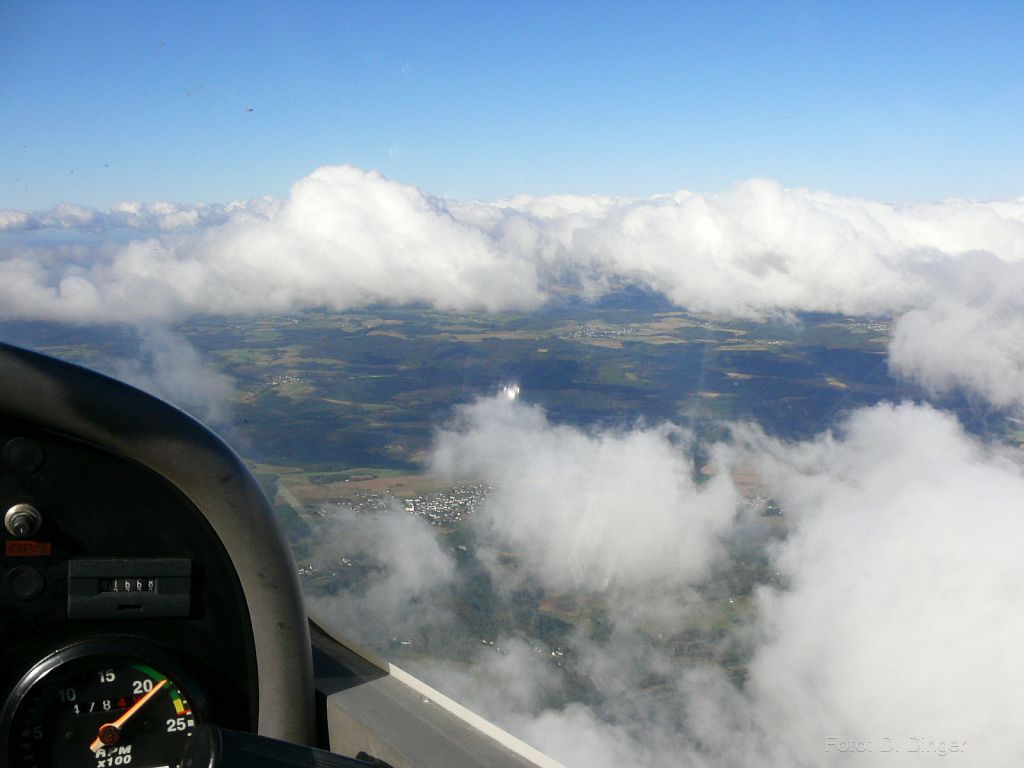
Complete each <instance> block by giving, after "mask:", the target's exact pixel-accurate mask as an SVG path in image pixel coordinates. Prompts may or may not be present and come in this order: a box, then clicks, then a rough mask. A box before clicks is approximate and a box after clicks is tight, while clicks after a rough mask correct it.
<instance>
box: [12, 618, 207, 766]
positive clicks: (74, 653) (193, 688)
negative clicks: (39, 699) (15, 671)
mask: <svg viewBox="0 0 1024 768" xmlns="http://www.w3.org/2000/svg"><path fill="white" fill-rule="evenodd" d="M104 656H122V657H124V658H126V659H129V660H131V661H132V662H142V663H144V664H146V665H147V666H150V667H152V668H153V669H155V670H157V671H159V672H161V673H162V674H164V675H166V676H167V677H168V678H170V679H171V680H172V681H173V682H174V684H175V685H176V686H177V687H178V688H179V689H180V690H181V692H182V693H183V694H184V695H185V698H186V699H187V700H188V703H189V706H190V707H191V709H192V712H193V714H194V715H195V721H196V726H198V725H199V724H200V723H203V722H208V718H207V714H208V709H207V699H206V696H205V694H204V693H203V690H202V688H200V687H199V685H198V684H197V683H196V681H195V679H194V678H193V677H192V676H191V675H190V674H188V672H187V671H185V669H184V668H183V667H182V665H181V664H180V663H179V662H178V661H176V660H175V658H174V656H173V655H171V654H169V653H167V652H166V651H164V650H162V649H161V648H160V647H159V646H155V645H154V644H152V643H151V642H149V641H144V640H137V639H134V638H123V637H118V638H109V637H108V638H96V639H91V640H84V641H82V642H77V643H73V644H71V645H68V646H66V647H64V648H61V649H60V650H58V651H54V652H53V653H50V654H47V655H46V656H44V657H43V658H42V659H40V660H39V661H37V662H36V663H35V664H33V665H32V666H31V667H30V668H29V670H28V671H27V672H26V673H25V674H24V675H22V677H21V679H20V680H19V681H18V684H17V685H15V686H14V688H13V690H12V691H11V693H10V695H9V696H8V697H7V701H6V702H4V706H3V710H2V712H0V763H2V764H3V765H7V763H8V761H9V759H10V754H11V736H12V733H13V732H12V728H11V726H12V725H13V724H14V723H15V721H16V719H17V716H18V713H19V711H20V710H21V706H22V704H23V703H25V701H26V700H27V699H28V698H29V696H30V695H31V694H32V692H33V691H34V690H35V689H36V687H37V686H39V685H42V684H44V683H45V682H46V680H47V679H49V678H50V677H51V676H52V675H53V674H55V673H57V672H59V671H60V670H61V669H63V668H64V667H66V666H67V665H69V664H72V663H76V662H79V661H81V660H82V659H89V658H90V657H96V658H100V657H104Z"/></svg>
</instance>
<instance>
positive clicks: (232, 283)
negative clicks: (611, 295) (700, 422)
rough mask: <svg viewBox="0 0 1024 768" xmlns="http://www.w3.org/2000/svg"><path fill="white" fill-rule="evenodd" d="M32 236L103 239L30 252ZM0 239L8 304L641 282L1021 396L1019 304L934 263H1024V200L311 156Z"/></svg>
mask: <svg viewBox="0 0 1024 768" xmlns="http://www.w3.org/2000/svg"><path fill="white" fill-rule="evenodd" d="M33 231H43V232H47V231H55V232H71V233H91V234H90V235H89V236H90V237H91V238H92V239H91V240H90V241H89V242H88V243H74V244H69V243H64V244H61V245H50V246H44V245H39V244H38V240H37V241H36V244H35V245H32V244H31V243H32V240H31V239H30V238H28V234H30V233H32V232H33ZM125 232H128V233H130V234H129V237H128V238H127V239H128V240H129V241H128V242H125V239H126V238H125V236H124V233H125ZM4 233H6V234H4ZM0 234H3V236H4V239H3V240H0V278H2V279H0V314H2V316H3V317H7V318H19V319H48V320H59V321H68V322H76V323H96V322H120V321H124V322H138V321H139V320H143V321H147V320H162V321H169V320H175V319H181V318H183V317H187V316H191V315H195V314H243V315H244V314H259V313H266V312H275V313H278V312H299V311H302V310H304V309H308V308H318V307H325V308H330V309H336V310H341V309H347V308H352V307H362V306H367V305H372V304H392V305H394V304H427V305H431V306H434V307H437V308H441V309H459V310H465V309H482V310H498V309H530V308H533V307H536V306H538V305H539V304H540V303H542V302H544V301H545V300H549V299H551V298H552V297H558V296H561V295H564V294H565V293H567V292H570V293H574V294H578V295H582V296H584V297H588V298H594V297H597V296H600V295H601V294H603V293H605V292H607V291H609V290H613V289H615V288H617V287H621V286H624V285H636V286H641V287H644V288H647V289H650V290H653V291H658V292H661V293H663V294H664V295H665V296H667V297H668V298H669V299H670V300H671V301H673V302H674V303H676V304H677V305H680V306H683V307H687V308H690V309H694V310H705V311H711V312H717V313H723V314H728V315H734V316H758V315H765V314H772V313H786V312H800V311H815V312H819V311H820V312H838V313H844V314H847V315H865V314H866V315H885V316H904V317H905V320H904V322H902V323H901V324H900V326H899V327H898V329H897V331H898V333H897V344H896V347H895V352H894V365H893V369H894V370H895V371H897V372H900V373H905V374H906V375H908V376H910V377H911V378H914V379H917V380H918V381H920V382H922V383H923V384H924V385H925V386H928V387H930V388H932V389H933V390H935V391H945V390H947V389H949V388H950V387H964V388H967V389H969V390H970V391H973V392H975V393H976V394H978V395H980V396H982V397H991V398H992V400H993V402H994V403H996V404H997V405H999V406H1000V407H1005V406H1007V405H1011V404H1017V403H1019V402H1020V394H1019V393H1020V387H1019V385H1018V382H1019V379H1020V375H1021V374H1020V354H1019V353H1018V349H1019V345H1018V348H1014V346H1013V345H1012V336H1013V335H1014V334H1015V333H1016V332H1017V330H1018V327H1019V326H1018V324H1019V316H1020V312H1019V308H1020V307H1019V303H1018V302H1015V301H1014V300H1013V298H1012V297H1010V296H1008V295H997V294H998V291H995V292H994V293H993V295H992V299H993V301H994V304H995V305H996V306H995V307H993V306H990V305H988V304H986V303H985V301H986V300H987V299H986V296H985V295H984V292H981V293H979V292H978V291H977V290H976V289H971V291H973V293H971V292H970V291H969V292H968V293H964V291H963V290H962V288H963V285H962V283H961V282H959V281H956V280H954V281H950V280H949V279H947V278H946V277H944V275H947V274H948V273H949V272H950V271H956V270H957V269H960V268H959V267H958V265H960V264H962V263H964V262H970V263H973V261H972V260H977V258H979V257H978V256H977V255H976V254H978V253H984V254H987V257H988V258H990V259H992V265H993V266H991V268H990V269H989V270H988V271H989V272H990V273H994V272H995V271H997V270H998V269H1000V268H1002V269H1004V271H1005V268H1007V267H1014V268H1015V269H1014V271H1013V273H1014V274H1019V272H1018V271H1016V270H1017V266H1016V265H1020V264H1022V263H1024V198H1018V199H1015V200H1004V201H993V202H978V201H967V200H947V201H943V202H936V203H925V204H903V205H896V204H888V203H882V202H875V201H869V200H861V199H856V198H846V197H840V196H836V195H832V194H829V193H827V192H817V191H811V190H807V189H784V188H782V187H781V186H780V185H778V184H777V183H775V182H773V181H768V180H763V179H752V180H749V181H745V182H741V183H738V184H736V185H735V186H733V187H732V188H730V189H728V190H726V191H725V192H721V193H716V194H697V193H692V192H688V191H679V192H676V193H673V194H666V195H655V196H653V197H649V198H625V197H602V196H573V195H560V196H550V197H528V196H517V197H513V198H509V199H507V200H500V201H497V202H477V201H448V200H440V199H438V198H434V197H431V196H429V195H427V194H425V193H424V192H422V191H420V190H418V189H416V188H414V187H410V186H408V185H405V184H401V183H398V182H394V181H389V180H387V179H385V178H384V177H382V176H381V175H380V174H378V173H375V172H365V171H362V170H359V169H357V168H353V167H350V166H340V167H324V168H320V169H318V170H316V171H315V172H313V173H312V174H310V175H309V176H308V177H306V178H304V179H302V180H300V181H299V182H297V183H296V184H295V185H294V187H293V188H292V190H291V193H290V195H289V196H288V198H286V199H284V200H274V199H270V198H263V199H258V200H251V201H245V202H234V203H230V204H227V205H215V204H204V203H199V204H195V205H181V204H172V203H139V202H135V203H123V204H120V205H117V206H113V207H112V208H110V209H108V210H105V211H96V210H90V209H86V208H82V207H80V206H75V205H72V204H63V205H61V206H58V207H57V208H54V209H53V210H50V211H43V212H25V211H0ZM972 254H973V255H972ZM999 265H1002V267H999ZM970 268H971V267H966V268H963V269H961V272H964V271H969V269H970ZM1014 280H1017V281H1018V283H1017V284H1019V278H1014ZM1019 293H1020V292H1019V291H1018V295H1019ZM992 327H997V328H1003V329H1006V330H1005V331H1002V332H998V331H997V332H994V333H990V332H989V329H990V328H992ZM935 332H939V333H941V334H943V338H946V337H948V341H946V342H945V343H938V344H937V343H936V342H935ZM953 343H958V344H961V346H960V348H961V349H963V348H965V347H969V348H970V349H972V350H973V351H974V352H975V353H976V354H973V355H968V356H966V358H965V357H961V358H960V359H959V360H954V359H953V358H952V357H950V356H948V355H945V354H944V352H945V349H946V348H947V347H948V345H952V344H953ZM1005 353H1009V359H1008V358H1007V356H1006V354H1005ZM1000 361H1001V362H1000Z"/></svg>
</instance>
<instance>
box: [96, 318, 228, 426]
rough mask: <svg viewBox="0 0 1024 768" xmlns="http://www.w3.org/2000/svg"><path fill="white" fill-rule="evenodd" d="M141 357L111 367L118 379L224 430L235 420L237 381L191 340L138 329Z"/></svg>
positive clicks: (163, 331) (157, 329) (162, 331)
mask: <svg viewBox="0 0 1024 768" xmlns="http://www.w3.org/2000/svg"><path fill="white" fill-rule="evenodd" d="M137 335H138V341H139V347H138V355H137V356H135V357H132V358H116V359H114V360H111V361H109V363H108V364H107V367H108V368H109V369H110V372H111V374H112V375H113V376H115V377H116V378H119V379H121V380H123V381H126V382H128V383H129V384H132V385H133V386H136V387H138V388H139V389H142V390H145V391H146V392H149V393H150V394H153V395H156V396H157V397H159V398H162V399H163V400H166V401H167V402H169V403H172V404H173V405H176V406H177V407H179V408H181V409H182V410H185V411H187V412H189V413H191V414H193V415H194V416H196V418H198V419H200V420H201V421H204V422H208V423H212V424H216V425H219V426H224V425H226V424H227V423H228V421H229V420H230V417H231V407H232V402H233V395H234V381H233V380H232V379H231V377H230V376H226V375H224V374H223V373H219V372H218V371H216V370H214V369H213V368H212V367H211V366H210V365H209V364H208V363H207V362H206V361H204V360H203V357H202V355H201V354H200V353H199V351H198V350H197V349H196V348H195V347H194V346H192V344H190V343H189V342H188V340H187V339H185V338H183V337H181V336H179V335H176V334H174V333H173V332H171V331H170V330H168V329H167V328H164V327H161V326H151V327H143V328H139V329H137Z"/></svg>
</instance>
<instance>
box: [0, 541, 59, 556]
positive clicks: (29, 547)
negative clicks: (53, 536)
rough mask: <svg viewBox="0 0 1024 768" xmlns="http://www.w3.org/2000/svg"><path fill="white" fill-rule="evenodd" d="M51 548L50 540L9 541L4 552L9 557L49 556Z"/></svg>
mask: <svg viewBox="0 0 1024 768" xmlns="http://www.w3.org/2000/svg"><path fill="white" fill-rule="evenodd" d="M50 549H51V547H50V542H48V541H8V542H7V548H6V551H5V553H4V554H6V555H7V556H8V557H47V556H48V555H49V554H50Z"/></svg>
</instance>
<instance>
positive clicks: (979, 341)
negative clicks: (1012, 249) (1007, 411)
mask: <svg viewBox="0 0 1024 768" xmlns="http://www.w3.org/2000/svg"><path fill="white" fill-rule="evenodd" d="M936 283H937V284H938V285H939V286H940V289H939V290H937V291H936V292H935V293H934V295H933V296H932V297H931V298H930V299H929V300H928V301H927V302H925V303H924V304H923V305H922V306H920V307H917V308H915V309H912V310H909V311H908V312H906V313H905V314H904V315H902V316H901V317H900V318H899V319H898V321H897V322H896V325H895V328H894V334H893V339H892V344H891V345H890V347H889V365H890V367H891V368H892V370H893V371H894V372H895V373H897V374H899V375H901V376H904V377H907V378H909V379H912V380H914V381H916V382H918V383H919V384H921V385H923V386H924V387H925V388H926V389H928V390H929V391H931V392H932V393H934V394H939V395H941V394H946V393H948V392H951V391H953V390H957V389H959V390H963V391H966V392H968V393H970V394H972V395H974V396H979V397H982V398H983V399H985V400H986V401H988V402H990V403H992V404H993V405H996V406H997V407H1000V408H1013V407H1015V408H1018V409H1020V408H1022V407H1024V263H1013V264H1007V263H1006V262H1003V261H1000V260H999V259H996V258H995V257H993V256H991V255H990V254H973V255H971V256H970V257H968V258H965V259H964V260H963V261H961V262H959V263H958V264H955V265H946V268H945V269H942V270H941V271H939V272H938V274H937V275H936Z"/></svg>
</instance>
